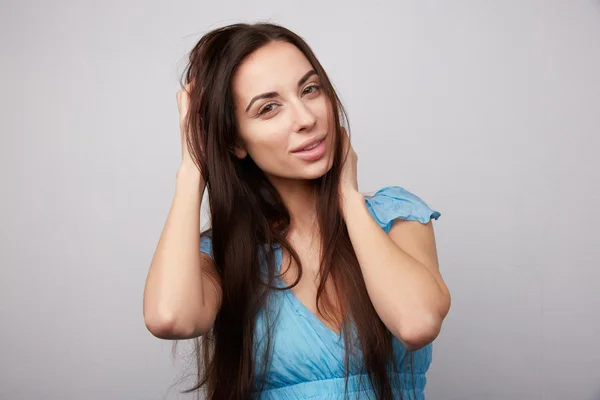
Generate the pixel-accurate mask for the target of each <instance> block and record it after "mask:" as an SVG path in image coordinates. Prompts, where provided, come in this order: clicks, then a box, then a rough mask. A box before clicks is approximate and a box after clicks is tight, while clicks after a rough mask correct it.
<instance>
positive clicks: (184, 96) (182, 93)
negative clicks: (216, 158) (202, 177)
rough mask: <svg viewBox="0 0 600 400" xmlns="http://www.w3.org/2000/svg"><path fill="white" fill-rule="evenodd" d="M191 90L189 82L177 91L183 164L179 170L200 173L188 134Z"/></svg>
mask: <svg viewBox="0 0 600 400" xmlns="http://www.w3.org/2000/svg"><path fill="white" fill-rule="evenodd" d="M190 91H191V83H188V84H187V85H185V86H184V87H183V88H181V89H179V90H178V91H177V108H178V110H179V133H180V136H181V166H180V167H179V171H178V175H179V172H180V171H182V170H185V172H186V173H187V172H188V171H190V172H192V173H193V174H196V173H200V170H199V169H198V166H196V164H195V163H194V160H193V158H192V155H191V154H190V151H189V148H188V144H187V135H188V113H189V111H190V94H189V93H190Z"/></svg>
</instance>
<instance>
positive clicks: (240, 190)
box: [182, 23, 396, 400]
mask: <svg viewBox="0 0 600 400" xmlns="http://www.w3.org/2000/svg"><path fill="white" fill-rule="evenodd" d="M272 41H284V42H288V43H290V44H293V45H294V46H296V47H297V48H298V49H299V50H300V51H301V52H302V53H303V54H304V55H305V56H306V58H307V59H308V61H309V62H310V63H311V64H312V66H313V68H314V70H315V71H316V72H317V74H318V75H319V77H320V79H321V86H322V90H323V93H324V94H325V95H326V96H327V97H328V99H329V103H330V107H331V110H330V111H331V114H330V115H331V116H332V117H333V118H334V119H335V121H334V123H335V129H336V132H335V154H334V161H333V165H332V167H331V169H330V170H329V171H328V172H327V173H326V174H325V175H324V176H322V177H321V178H318V179H315V180H314V181H313V182H312V183H313V184H314V188H315V193H316V196H317V210H316V212H317V218H318V224H319V231H320V234H321V241H322V243H321V245H322V249H324V250H323V256H322V261H321V265H320V276H321V277H322V278H321V282H320V284H319V287H318V292H317V308H318V310H319V312H320V313H321V315H322V316H323V317H324V318H327V319H328V320H330V321H331V322H332V323H335V324H336V325H337V326H341V329H342V331H341V333H342V334H343V335H344V339H345V342H346V344H347V346H346V357H345V362H346V371H348V366H349V362H350V361H349V360H350V359H351V356H352V354H353V353H352V352H353V351H354V350H353V349H357V350H356V351H361V352H362V359H363V365H362V367H363V370H364V371H365V372H366V373H367V374H368V376H369V380H370V383H371V385H372V387H373V389H374V390H375V393H376V394H377V398H378V399H391V398H393V392H392V389H393V386H394V379H392V378H393V376H392V375H390V371H389V367H390V365H392V366H393V367H394V368H393V369H394V370H395V369H396V364H395V360H394V357H393V349H392V336H391V334H390V332H389V330H388V329H387V328H386V327H385V325H384V324H383V322H382V321H381V319H380V318H379V316H378V315H377V313H376V311H375V309H374V307H373V304H372V303H371V300H370V298H369V295H368V293H367V289H366V286H365V283H364V280H363V277H362V273H361V270H360V266H359V264H358V260H357V258H356V255H355V253H354V250H353V247H352V243H351V242H350V238H349V236H348V231H347V228H346V225H345V223H344V220H343V219H342V216H341V213H340V211H339V209H338V204H339V201H338V197H339V192H338V190H339V189H338V188H339V180H340V173H341V167H342V164H343V160H344V157H345V154H344V151H343V146H342V131H341V128H340V127H341V126H342V125H345V126H346V127H348V118H347V115H346V112H345V110H344V108H343V106H342V104H341V101H340V99H339V97H338V95H337V94H336V92H335V90H334V89H333V86H332V84H331V82H330V81H329V78H328V77H327V74H326V73H325V70H324V69H323V67H322V66H321V64H320V63H319V61H318V60H317V58H316V56H315V55H314V54H313V52H312V50H311V49H310V47H309V46H308V45H307V44H306V42H305V41H304V40H303V39H302V38H301V37H299V36H298V35H296V34H295V33H293V32H291V31H290V30H288V29H286V28H284V27H281V26H278V25H274V24H267V23H258V24H234V25H229V26H226V27H222V28H218V29H215V30H213V31H211V32H209V33H207V34H205V35H204V36H203V37H202V38H201V39H200V41H199V42H198V43H197V44H196V46H195V47H194V48H193V50H192V51H191V53H190V55H189V64H188V65H187V68H186V71H185V73H184V76H183V79H184V81H185V82H182V85H183V84H187V83H190V82H193V86H192V89H191V92H190V114H189V118H188V128H189V129H188V132H189V135H188V137H187V141H188V147H189V149H190V153H191V154H192V157H193V158H194V160H195V162H196V164H197V165H198V166H199V167H200V169H201V171H202V175H203V177H204V180H205V182H206V184H207V192H208V198H209V204H210V215H211V225H212V226H211V230H210V235H211V239H212V246H213V257H214V262H215V266H216V267H217V270H218V271H219V273H220V275H221V282H222V291H223V297H222V305H221V309H220V311H219V313H218V316H217V318H216V320H215V323H214V326H213V328H212V330H211V331H210V332H208V333H207V334H205V335H204V336H203V337H202V338H201V339H196V342H195V351H196V360H197V363H198V374H197V382H196V384H195V385H194V387H192V388H190V389H188V390H186V391H185V392H186V393H188V392H192V391H195V390H199V389H204V390H205V392H206V393H205V394H206V398H208V399H219V400H221V399H231V400H234V399H236V400H237V399H240V400H241V399H244V400H245V399H248V398H251V397H252V396H253V395H254V394H256V391H257V390H258V391H260V389H261V387H258V388H257V387H256V385H255V382H261V381H262V379H261V377H262V376H264V374H265V373H266V368H267V365H268V363H269V347H270V346H269V344H267V346H266V353H265V354H264V357H263V366H262V368H260V370H258V371H257V370H255V369H256V368H255V364H254V362H255V358H254V356H255V355H254V354H253V333H254V331H255V325H256V315H257V313H258V312H259V310H261V309H262V307H264V306H265V304H266V301H267V296H268V294H269V293H270V291H272V290H277V289H276V288H275V287H274V286H275V285H274V278H275V276H276V267H275V265H274V260H275V257H274V250H273V245H275V244H279V245H280V246H281V247H282V249H285V250H287V251H288V252H289V254H290V255H291V257H292V259H293V260H294V261H295V263H296V265H297V266H298V274H297V279H296V281H295V282H294V283H293V284H292V285H291V286H289V287H287V288H286V289H289V288H291V287H293V286H295V285H296V284H297V283H298V281H299V280H300V278H301V274H302V268H301V262H300V259H299V257H298V254H297V253H296V252H295V251H294V249H293V248H292V246H291V245H290V243H289V242H288V240H287V238H286V235H285V232H286V230H287V227H288V226H289V224H290V214H289V212H288V210H287V208H286V207H285V205H284V203H283V201H282V199H281V197H280V195H279V193H278V192H277V190H276V189H275V188H274V186H273V185H272V184H271V183H270V181H269V180H268V179H267V177H266V176H265V174H264V173H263V172H262V171H261V169H260V168H259V167H258V166H257V165H256V164H255V163H254V161H253V160H252V158H251V157H250V156H247V157H246V158H244V159H239V158H237V157H236V156H235V155H234V154H233V151H232V149H233V148H234V146H235V145H236V143H238V140H239V139H238V126H237V121H236V118H235V113H234V96H233V95H234V94H233V89H232V76H233V75H234V73H235V71H236V68H237V67H238V66H239V65H240V63H241V62H242V61H243V60H244V59H245V58H246V57H247V56H248V55H250V54H251V53H253V52H254V51H256V50H257V49H259V48H261V47H262V46H265V45H266V44H268V43H270V42H272ZM348 131H349V128H348ZM206 234H208V232H203V233H202V235H206ZM265 263H266V265H267V266H268V279H267V282H265V280H264V278H261V277H264V275H261V271H264V269H263V268H264V267H261V265H265ZM328 279H329V280H330V281H329V282H330V284H329V285H327V289H326V286H325V282H326V281H327V280H328ZM331 283H333V284H331ZM352 327H355V329H356V333H357V337H358V342H357V343H353V342H352V335H351V332H352ZM268 337H270V335H268ZM269 342H270V341H269V340H267V343H269ZM393 375H395V374H393ZM225 382H226V383H225ZM347 382H348V381H346V383H347ZM346 386H347V385H346Z"/></svg>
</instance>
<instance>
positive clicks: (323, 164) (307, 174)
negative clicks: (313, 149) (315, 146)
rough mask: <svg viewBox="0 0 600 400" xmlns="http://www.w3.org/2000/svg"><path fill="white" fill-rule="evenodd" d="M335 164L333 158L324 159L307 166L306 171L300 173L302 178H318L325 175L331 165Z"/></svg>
mask: <svg viewBox="0 0 600 400" xmlns="http://www.w3.org/2000/svg"><path fill="white" fill-rule="evenodd" d="M332 165H333V160H330V159H323V160H319V161H318V162H316V163H314V164H312V165H310V166H309V167H306V168H305V170H304V171H302V172H301V173H300V174H299V175H300V176H299V178H301V179H318V178H321V177H322V176H324V175H325V174H326V173H328V172H329V170H330V169H331V166H332Z"/></svg>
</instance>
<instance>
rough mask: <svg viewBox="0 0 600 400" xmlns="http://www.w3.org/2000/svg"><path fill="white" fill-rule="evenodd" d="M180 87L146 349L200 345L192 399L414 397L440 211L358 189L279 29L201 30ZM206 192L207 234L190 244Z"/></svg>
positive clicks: (428, 329) (444, 304)
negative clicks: (202, 393)
mask: <svg viewBox="0 0 600 400" xmlns="http://www.w3.org/2000/svg"><path fill="white" fill-rule="evenodd" d="M185 81H186V82H185V87H184V88H183V89H182V90H180V91H179V92H178V96H177V100H178V104H179V111H180V116H181V131H182V148H183V161H182V163H181V166H180V167H179V170H178V173H177V184H176V191H175V198H174V200H173V205H172V208H171V210H170V213H169V216H168V218H167V222H166V224H165V228H164V231H163V233H162V235H161V238H160V241H159V243H158V247H157V249H156V252H155V255H154V258H153V260H152V264H151V266H150V269H149V272H148V277H147V281H146V288H145V292H144V318H145V322H146V326H147V327H148V329H149V330H150V332H151V333H152V334H153V335H155V336H156V337H159V338H163V339H172V340H178V339H189V338H197V337H200V336H202V337H203V340H202V346H201V347H198V348H197V350H198V352H199V353H198V355H199V357H198V360H199V366H198V367H199V375H198V378H199V381H198V385H197V386H196V387H194V388H192V389H190V391H191V390H196V389H200V388H203V389H205V390H206V395H207V398H210V399H248V398H261V399H302V398H311V399H317V398H318V399H336V398H343V397H345V396H350V397H357V398H377V399H392V398H413V396H414V397H416V398H417V399H422V398H423V389H424V386H425V381H426V379H425V372H426V370H427V368H428V366H429V363H430V361H431V345H430V343H431V342H432V341H433V340H434V338H435V337H436V336H437V335H438V333H439V331H440V328H441V324H442V320H443V319H444V317H445V316H446V314H447V313H448V309H449V307H450V295H449V292H448V289H447V287H446V285H445V284H444V281H443V279H442V277H441V275H440V272H439V269H438V260H437V255H436V248H435V239H434V234H433V227H432V224H431V221H430V220H431V218H434V219H437V218H438V217H439V216H440V213H439V212H437V211H434V210H432V209H431V208H429V207H428V206H427V205H426V204H425V203H424V202H423V201H421V200H420V199H419V198H418V197H417V196H415V195H414V194H412V193H410V192H408V191H406V190H405V189H403V188H401V187H394V186H391V187H385V188H383V189H381V190H379V191H378V192H377V193H375V195H374V196H373V197H365V196H364V195H362V194H361V193H360V192H359V191H358V184H357V156H356V154H355V152H354V151H353V149H352V146H351V144H350V141H349V137H348V134H347V132H346V129H345V128H343V127H342V125H346V126H347V118H346V115H345V112H344V110H343V108H342V105H341V103H340V101H339V98H338V97H337V95H336V93H335V91H334V89H333V87H332V84H331V82H330V81H329V79H328V77H327V74H326V73H325V71H324V70H323V67H322V66H321V64H320V63H319V61H318V60H317V59H316V57H315V55H314V54H313V52H312V51H311V49H310V48H309V46H308V45H307V44H306V43H305V42H304V41H303V40H302V39H301V38H300V37H298V36H297V35H295V34H294V33H292V32H290V31H289V30H287V29H285V28H283V27H280V26H276V25H272V24H253V25H247V24H236V25H231V26H227V27H224V28H220V29H216V30H214V31H212V32H209V33H208V34H206V35H205V36H204V37H202V38H201V39H200V41H199V42H198V44H197V45H196V46H195V47H194V49H193V50H192V52H191V54H190V62H189V65H188V68H187V72H186V75H185ZM205 189H206V190H208V198H209V201H210V208H211V224H212V227H211V230H210V231H207V232H204V233H203V234H202V235H201V236H200V234H199V230H200V229H199V216H200V203H201V199H202V197H203V193H204V191H205ZM200 355H202V357H200Z"/></svg>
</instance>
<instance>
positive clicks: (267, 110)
mask: <svg viewBox="0 0 600 400" xmlns="http://www.w3.org/2000/svg"><path fill="white" fill-rule="evenodd" d="M276 106H277V104H275V103H269V104H267V105H265V106H264V107H263V108H261V109H260V111H259V112H258V115H263V114H266V113H270V112H271V111H273V110H274V109H275V107H276Z"/></svg>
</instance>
